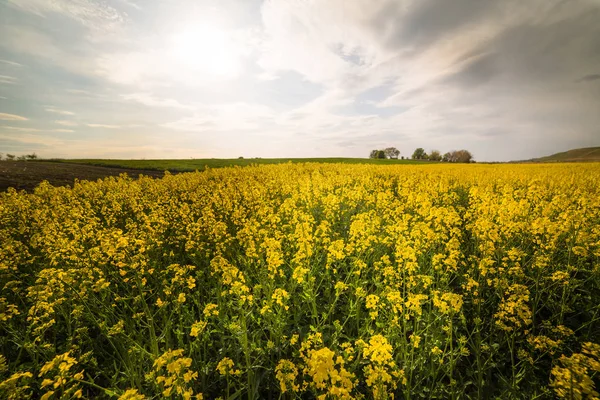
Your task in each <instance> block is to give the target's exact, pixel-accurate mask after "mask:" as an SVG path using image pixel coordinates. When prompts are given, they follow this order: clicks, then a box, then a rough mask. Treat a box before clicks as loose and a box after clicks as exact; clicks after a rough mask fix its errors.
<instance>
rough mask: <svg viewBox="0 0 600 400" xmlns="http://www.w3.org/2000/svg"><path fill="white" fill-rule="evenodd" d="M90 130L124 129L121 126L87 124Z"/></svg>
mask: <svg viewBox="0 0 600 400" xmlns="http://www.w3.org/2000/svg"><path fill="white" fill-rule="evenodd" d="M87 126H89V127H90V128H105V129H119V128H122V127H121V126H120V125H107V124H87Z"/></svg>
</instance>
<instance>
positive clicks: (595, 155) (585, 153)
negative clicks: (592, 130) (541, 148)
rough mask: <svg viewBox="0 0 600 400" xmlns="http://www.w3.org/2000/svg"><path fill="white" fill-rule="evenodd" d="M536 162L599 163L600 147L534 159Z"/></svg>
mask: <svg viewBox="0 0 600 400" xmlns="http://www.w3.org/2000/svg"><path fill="white" fill-rule="evenodd" d="M531 161H536V162H571V161H600V147H585V148H583V149H573V150H569V151H564V152H562V153H556V154H552V155H551V156H546V157H540V158H535V159H533V160H531Z"/></svg>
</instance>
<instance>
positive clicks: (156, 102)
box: [121, 93, 194, 110]
mask: <svg viewBox="0 0 600 400" xmlns="http://www.w3.org/2000/svg"><path fill="white" fill-rule="evenodd" d="M121 98H122V99H123V100H127V101H132V102H137V103H140V104H143V105H145V106H148V107H167V108H183V109H188V110H192V109H194V106H191V105H184V104H181V103H180V102H179V101H177V100H174V99H161V98H158V97H155V96H153V95H152V94H150V93H131V94H123V95H121Z"/></svg>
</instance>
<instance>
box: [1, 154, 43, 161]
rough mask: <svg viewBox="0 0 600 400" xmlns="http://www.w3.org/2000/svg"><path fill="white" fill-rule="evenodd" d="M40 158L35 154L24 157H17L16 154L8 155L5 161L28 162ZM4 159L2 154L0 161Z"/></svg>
mask: <svg viewBox="0 0 600 400" xmlns="http://www.w3.org/2000/svg"><path fill="white" fill-rule="evenodd" d="M37 158H38V156H37V154H35V153H33V154H24V155H22V156H16V155H14V154H8V153H7V154H6V157H5V159H6V160H7V161H14V160H16V161H27V160H37ZM2 159H3V156H2V153H0V160H2Z"/></svg>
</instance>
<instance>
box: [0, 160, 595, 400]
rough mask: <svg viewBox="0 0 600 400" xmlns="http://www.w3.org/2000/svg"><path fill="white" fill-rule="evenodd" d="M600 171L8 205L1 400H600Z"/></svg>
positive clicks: (358, 175) (310, 169)
mask: <svg viewBox="0 0 600 400" xmlns="http://www.w3.org/2000/svg"><path fill="white" fill-rule="evenodd" d="M598 182H600V164H562V165H558V164H557V165H542V164H540V165H496V166H491V165H464V166H458V165H419V166H411V165H397V166H389V165H342V164H294V165H292V164H283V165H262V166H252V167H244V168H223V169H211V170H207V171H204V172H196V173H185V174H179V175H167V176H166V177H165V178H163V179H151V178H142V179H139V180H131V179H129V178H126V177H122V178H107V179H105V180H104V181H102V182H99V183H88V182H81V183H78V184H76V185H75V186H74V187H73V188H72V189H71V188H53V187H51V186H49V185H47V184H42V185H41V186H40V187H38V188H37V189H36V190H35V192H34V193H33V194H26V193H24V192H23V193H17V192H16V191H14V190H9V191H8V192H7V193H2V194H0V242H1V246H0V288H1V294H0V353H1V356H0V398H14V399H23V398H29V397H31V398H40V397H41V398H43V399H62V398H65V399H68V398H79V397H81V398H111V397H112V398H115V399H117V398H119V399H142V398H154V399H158V398H173V399H178V398H184V399H189V398H204V399H216V398H219V397H220V398H221V399H236V398H241V399H298V398H301V399H357V398H365V399H392V398H395V399H402V398H413V399H418V398H425V399H427V398H435V399H458V398H473V399H477V398H484V399H487V398H502V399H509V398H523V399H543V398H555V397H561V398H572V399H592V398H597V397H598V393H597V391H599V388H600V385H599V376H600V185H599V184H598Z"/></svg>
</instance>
